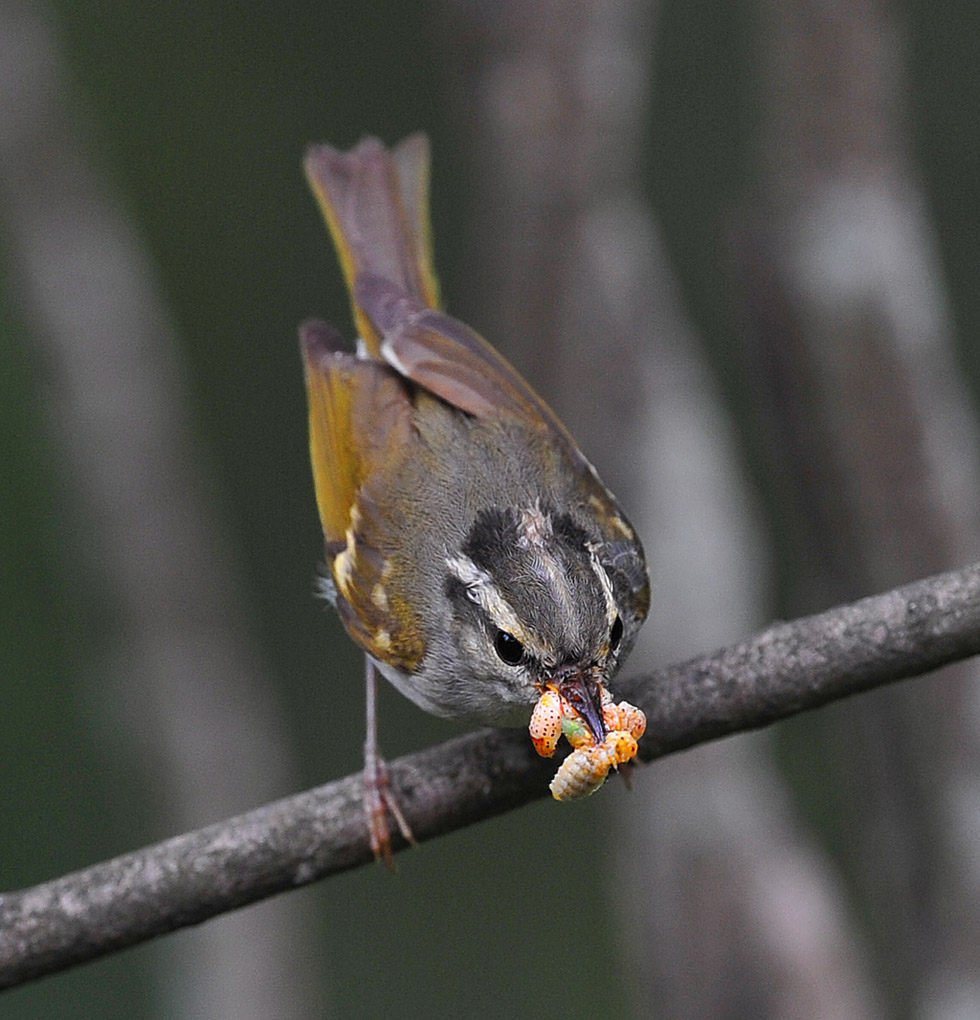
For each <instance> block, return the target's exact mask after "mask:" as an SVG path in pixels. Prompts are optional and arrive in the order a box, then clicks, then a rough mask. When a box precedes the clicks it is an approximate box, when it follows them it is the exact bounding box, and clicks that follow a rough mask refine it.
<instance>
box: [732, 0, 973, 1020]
mask: <svg viewBox="0 0 980 1020" xmlns="http://www.w3.org/2000/svg"><path fill="white" fill-rule="evenodd" d="M902 28H903V25H902V10H901V9H900V8H898V7H897V6H896V5H894V4H890V3H886V2H875V0H862V2H858V3H852V4H843V5H841V4H838V5H826V4H819V3H812V2H810V0H796V2H790V3H775V2H768V0H767V2H763V3H760V4H758V5H757V6H756V8H755V41H756V60H757V65H758V67H759V68H760V69H761V84H762V88H761V95H762V99H763V118H762V129H761V131H760V135H759V139H758V163H759V179H758V193H757V194H756V195H754V196H753V199H752V200H751V201H750V202H749V203H748V205H747V208H746V210H745V215H744V219H743V221H742V228H741V230H740V232H739V234H738V237H737V245H736V258H737V265H738V269H739V274H740V279H741V282H742V284H743V294H744V303H745V304H744V307H745V321H744V326H745V329H744V333H743V336H744V341H745V351H744V353H745V363H746V366H747V378H748V380H749V382H750V384H751V386H752V392H753V395H754V405H753V406H754V408H755V415H756V427H757V431H758V433H759V435H760V436H761V438H762V439H763V446H764V454H763V459H762V463H763V464H764V473H765V476H766V482H767V484H768V489H769V496H770V505H771V506H772V507H773V508H774V509H778V511H779V514H780V515H781V517H780V521H781V535H782V543H781V545H782V548H783V550H784V553H783V555H784V562H785V567H784V570H783V582H784V589H785V591H786V593H787V597H786V600H785V610H786V611H787V612H788V613H793V612H796V611H798V610H799V611H802V610H813V609H817V608H821V607H822V606H824V605H826V604H830V603H832V602H834V601H836V600H838V599H845V598H851V597H853V596H856V595H859V594H864V593H867V592H869V591H872V590H877V589H880V588H886V587H888V586H890V585H892V584H898V583H900V582H902V581H905V580H907V579H909V578H911V577H913V576H917V575H919V574H924V573H928V572H930V571H933V570H938V569H941V568H943V567H945V566H947V565H949V564H952V563H956V562H962V561H965V560H967V559H969V558H970V557H974V556H976V554H977V551H978V542H980V464H978V460H977V457H978V449H980V447H978V441H977V440H978V429H977V422H976V419H975V414H974V411H973V410H972V409H971V407H970V404H969V401H968V398H967V394H966V392H965V391H964V387H963V383H962V379H961V374H960V371H959V369H958V366H957V364H956V358H955V354H954V348H953V343H952V336H951V329H950V324H949V317H948V313H947V309H946V303H945V296H944V291H943V282H942V279H941V274H940V269H939V261H938V258H937V253H936V250H935V242H934V239H933V236H932V232H931V229H930V224H929V221H928V218H927V211H926V204H925V198H924V195H923V193H922V189H921V187H920V185H919V181H918V179H917V175H916V172H915V168H914V166H913V165H912V159H911V154H910V142H909V138H908V134H907V123H906V122H907V118H908V116H909V108H908V102H907V99H908V92H909V84H908V81H907V78H906V76H905V71H904V64H905V54H904V52H903V38H904V37H903V31H902ZM977 673H978V667H977V665H976V664H964V665H962V666H958V667H955V668H951V669H949V670H948V672H947V678H946V681H945V682H944V683H942V684H939V685H929V687H928V688H925V687H920V686H916V685H910V686H906V687H902V688H897V689H894V690H889V691H886V692H881V693H879V694H875V695H872V696H871V697H868V698H862V699H860V700H859V701H857V702H855V703H853V704H850V703H849V704H847V705H842V706H837V707H835V708H834V709H833V710H832V711H830V712H828V713H825V714H824V715H822V716H821V725H820V729H819V733H820V737H819V747H818V748H817V749H814V747H813V746H809V747H808V749H807V750H806V751H805V752H797V760H796V769H797V770H798V772H799V773H801V774H806V776H807V780H806V782H807V783H809V784H811V785H812V783H813V782H814V777H815V776H818V775H823V776H827V777H833V778H834V780H835V781H834V782H829V783H826V784H825V789H823V791H822V792H821V794H820V796H821V797H822V798H824V799H826V798H831V797H832V798H833V799H834V804H835V807H834V813H835V815H836V818H837V819H838V821H837V823H836V824H837V826H838V827H839V829H838V831H836V832H834V833H833V834H832V841H833V842H834V843H835V844H836V845H837V846H838V849H839V851H840V853H839V857H840V861H841V864H842V865H843V866H844V867H845V869H846V871H847V873H848V884H849V886H850V887H851V888H853V889H854V890H855V891H856V894H857V900H858V903H859V907H860V910H861V912H862V913H863V915H864V917H865V920H866V930H867V932H868V934H869V937H870V941H871V943H872V945H873V951H874V957H875V960H876V965H877V969H878V972H879V975H880V976H881V977H882V979H883V984H884V987H885V988H886V989H887V993H888V998H889V1012H890V1013H891V1015H893V1016H910V1017H911V1016H915V1017H928V1018H930V1020H932V1018H937V1020H938V1018H946V1017H949V1018H952V1017H962V1016H976V1015H980V954H978V953H977V946H978V945H980V881H978V878H980V874H978V869H980V858H978V853H977V842H976V832H977V817H978V816H977V805H978V804H980V744H978V740H980V725H978V722H980V689H978V676H977ZM792 753H793V751H792V749H790V754H791V755H792ZM800 754H805V755H806V757H805V759H801V758H800V757H799V755H800Z"/></svg>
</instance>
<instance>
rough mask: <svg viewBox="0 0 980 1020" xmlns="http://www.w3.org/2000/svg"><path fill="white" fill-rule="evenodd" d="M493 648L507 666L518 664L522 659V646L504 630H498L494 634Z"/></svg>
mask: <svg viewBox="0 0 980 1020" xmlns="http://www.w3.org/2000/svg"><path fill="white" fill-rule="evenodd" d="M493 650H494V651H495V652H496V653H497V655H498V657H499V658H500V661H501V662H505V663H506V664H507V665H508V666H518V665H520V663H521V662H522V661H523V659H524V646H523V645H522V644H521V643H520V641H518V640H517V638H516V637H514V635H513V634H508V633H507V631H505V630H498V631H497V633H496V634H495V635H494V638H493Z"/></svg>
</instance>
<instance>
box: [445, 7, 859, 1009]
mask: <svg viewBox="0 0 980 1020" xmlns="http://www.w3.org/2000/svg"><path fill="white" fill-rule="evenodd" d="M449 8H450V10H451V12H452V13H453V16H454V17H453V19H452V22H451V24H452V26H453V31H454V43H455V44H456V45H455V46H454V47H453V49H452V52H453V53H454V57H455V58H461V59H458V65H459V66H462V67H463V68H465V78H464V80H461V81H459V82H457V83H456V84H457V87H456V88H455V89H454V95H456V96H458V97H464V102H463V103H462V104H461V106H460V122H461V123H462V124H465V125H466V127H467V128H468V129H469V130H468V135H467V138H468V139H469V141H470V144H471V146H472V152H473V156H472V161H471V164H470V165H471V166H472V167H473V168H474V170H475V171H476V182H477V183H476V187H477V189H478V190H477V194H476V196H475V197H474V198H473V200H472V206H473V208H474V209H482V210H485V211H486V215H485V217H484V218H483V219H481V220H480V222H479V223H478V225H477V227H476V228H475V229H474V235H475V236H478V238H479V256H478V257H479V264H480V266H481V267H482V268H483V269H484V270H485V274H484V275H483V277H482V284H483V286H482V288H481V291H480V293H481V294H482V304H481V314H480V316H479V321H480V322H481V323H483V324H486V325H487V326H488V332H490V335H491V336H492V337H493V338H494V340H495V341H496V342H498V343H500V344H502V345H503V346H505V347H507V348H508V350H509V353H510V354H511V355H512V356H513V358H514V359H515V360H516V361H517V362H518V363H519V365H520V366H521V367H522V368H523V369H524V370H525V371H526V372H527V374H528V375H529V376H530V377H531V378H532V379H534V380H536V381H537V382H538V383H539V384H540V385H541V386H542V388H543V389H544V390H545V391H546V393H547V395H548V397H549V399H551V400H552V401H553V402H554V404H555V405H556V407H557V409H558V411H559V412H560V413H561V414H562V415H563V416H564V417H565V419H566V420H567V421H568V423H569V425H570V426H571V427H572V430H573V432H574V433H575V434H576V436H577V437H578V438H579V440H580V442H581V443H582V445H583V447H584V449H585V451H586V453H587V454H588V455H589V456H590V457H592V458H594V460H595V462H596V463H597V465H598V467H599V470H600V473H601V474H602V476H603V478H604V479H605V480H606V481H607V482H608V483H609V484H610V486H611V487H612V489H613V490H614V491H615V492H616V493H617V495H619V496H620V497H621V498H622V499H623V501H624V503H625V505H626V507H627V510H628V511H630V510H631V508H640V511H639V513H638V514H634V523H635V524H637V526H638V528H639V530H640V533H641V535H642V536H643V537H644V540H645V542H646V546H647V553H648V557H649V559H650V564H651V571H652V575H653V584H654V593H655V599H654V609H653V613H652V619H651V622H650V623H649V624H648V625H647V631H646V637H645V640H644V641H643V642H642V643H641V646H640V648H639V649H638V651H637V652H635V653H634V658H633V660H632V663H631V666H632V668H637V666H639V665H640V664H641V663H642V661H643V659H644V658H646V659H647V661H648V662H649V661H650V659H651V658H653V657H656V658H657V659H660V660H661V661H662V660H666V659H670V658H675V657H680V656H683V655H687V654H691V653H693V652H694V651H696V650H698V649H703V648H706V647H711V646H713V645H715V644H718V643H721V642H722V641H724V640H725V639H727V638H731V637H734V636H735V635H737V634H738V633H741V632H743V631H745V630H747V629H750V628H751V627H752V626H753V625H755V624H757V623H759V622H760V620H761V618H762V616H763V614H764V613H765V608H764V605H765V594H766V586H767V578H766V569H765V564H766V562H767V554H766V552H765V546H764V544H763V541H762V539H761V538H760V535H759V533H758V529H757V525H756V520H755V516H754V510H753V507H752V501H751V498H750V496H749V494H748V492H747V488H746V484H745V480H744V478H743V476H742V474H741V472H740V470H739V463H740V458H739V456H738V452H737V449H736V445H735V443H734V441H733V434H732V426H731V424H730V422H729V420H728V418H727V415H726V413H725V410H724V408H723V406H722V404H721V402H720V400H719V397H718V391H717V388H716V386H715V385H714V383H713V381H712V379H711V374H710V370H709V368H708V366H707V364H706V362H705V358H704V355H703V353H702V350H701V348H700V345H699V341H698V338H697V337H696V335H695V332H694V330H693V328H692V327H691V325H690V323H689V321H688V320H687V317H686V314H685V312H684V309H683V307H682V306H681V302H680V299H679V289H678V286H677V284H676V282H675V279H674V277H673V274H672V271H671V269H670V266H669V264H668V260H667V257H666V254H665V251H664V247H663V244H662V241H661V238H660V234H659V230H658V227H657V224H656V222H655V220H654V218H653V215H652V212H651V210H650V208H649V207H648V205H647V203H646V201H645V199H644V195H643V188H642V186H641V179H642V178H641V171H642V169H643V168H642V166H641V163H640V153H641V147H642V142H643V136H644V132H645V126H646V118H647V114H648V103H649V99H650V91H651V83H652V77H653V74H652V66H651V65H652V56H653V53H654V49H655V46H654V35H655V33H654V29H655V16H654V15H655V11H654V8H653V6H652V5H638V4H633V3H626V2H616V0H604V2H601V3H591V2H589V3H585V2H582V3H572V4H569V3H543V4H542V3H531V2H522V0H515V2H508V3H503V4H500V5H496V6H495V7H494V11H493V15H492V16H491V15H490V14H489V13H488V11H487V8H486V7H485V6H484V5H481V4H477V3H467V2H463V0H460V2H457V3H453V4H450V5H449ZM461 40H462V41H463V42H464V43H465V46H462V47H461V46H460V41H461ZM476 258H477V256H476V254H474V259H476ZM629 668H630V667H627V669H629ZM656 773H657V774H656V776H644V777H643V782H642V784H638V785H639V786H640V789H638V790H637V791H635V792H634V793H633V794H632V796H630V797H627V798H624V799H623V800H622V801H621V802H620V804H619V805H618V806H617V809H616V810H617V816H616V821H615V826H616V831H617V832H622V833H623V834H624V835H623V838H622V839H621V840H620V841H618V843H616V844H614V845H615V846H616V848H617V849H618V851H619V852H620V854H621V859H620V861H619V862H618V864H617V866H616V868H615V869H614V874H615V876H616V878H617V879H618V884H619V887H620V888H622V889H625V890H627V891H628V895H627V896H623V897H618V896H612V897H611V899H612V900H614V903H615V909H616V914H617V917H620V918H623V917H626V918H628V923H627V924H626V925H625V929H626V931H628V932H629V933H630V935H631V936H632V937H631V938H630V939H629V940H628V944H627V945H626V946H624V949H625V950H626V958H627V965H628V967H629V973H628V974H626V975H624V977H625V980H626V981H627V983H628V985H629V986H630V987H631V988H633V990H634V992H635V999H636V1013H637V1015H638V1016H648V1015H650V1012H651V1004H655V1005H654V1006H653V1009H654V1010H655V1011H656V1014H657V1015H660V1016H663V1017H670V1018H673V1017H688V1016H690V1017H695V1016H696V1017H705V1016H711V1017H713V1018H721V1017H726V1016H731V1017H742V1016H746V1015H755V1016H760V1017H761V1016H785V1015H787V1012H786V1009H787V1004H788V1003H793V1004H794V1013H793V1015H796V1016H800V1017H813V1018H814V1020H816V1018H826V1017H841V1018H845V1017H847V1018H860V1017H873V1016H876V1015H878V1011H877V1009H876V1008H875V1006H874V1005H873V1002H874V993H873V990H872V986H871V983H870V981H869V979H868V977H867V970H866V967H865V966H864V963H863V961H862V955H861V952H860V945H859V941H858V940H857V939H856V938H855V937H853V935H852V934H851V931H850V922H849V919H848V917H847V911H846V907H845V905H844V902H843V897H842V896H841V894H840V891H839V890H838V889H837V888H836V887H835V882H834V878H833V875H832V873H831V871H830V869H829V868H828V867H827V865H826V863H825V861H824V860H823V857H822V854H821V852H820V851H819V850H818V849H817V848H815V847H814V846H812V845H811V842H810V839H809V837H808V836H807V834H806V832H805V830H804V828H803V827H802V826H801V825H800V824H799V823H798V822H797V820H796V818H795V815H794V811H793V809H792V806H791V805H790V802H789V799H788V797H787V795H786V794H785V792H784V791H783V790H782V787H781V783H780V780H779V779H778V777H777V776H776V775H775V774H774V772H773V769H772V763H771V754H770V750H769V740H768V738H767V737H753V738H748V739H743V740H740V741H737V742H736V741H732V742H725V743H723V744H719V745H717V746H715V747H713V748H710V749H705V750H702V751H699V752H695V753H691V754H688V755H684V756H681V757H679V758H677V759H674V760H672V761H671V762H665V763H661V764H658V766H657V767H656Z"/></svg>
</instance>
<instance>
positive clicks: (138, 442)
mask: <svg viewBox="0 0 980 1020" xmlns="http://www.w3.org/2000/svg"><path fill="white" fill-rule="evenodd" d="M51 17H52V16H51V12H50V11H47V10H45V9H43V8H40V9H39V8H38V6H37V5H35V4H24V3H20V2H18V0H9V2H6V3H3V4H2V5H0V68H2V72H0V111H2V112H0V124H2V130H0V217H2V220H3V222H4V226H5V228H6V231H5V234H6V238H7V243H8V248H7V251H6V252H5V254H6V255H7V257H8V265H9V266H10V274H11V276H12V278H13V279H12V282H13V285H14V288H15V292H16V294H17V295H18V297H19V299H20V302H21V315H22V317H23V319H24V321H25V322H26V323H27V325H28V328H29V329H30V332H31V333H32V335H33V336H35V337H36V338H37V342H38V345H39V354H40V358H41V360H42V361H43V363H44V368H45V370H46V374H47V380H48V391H47V400H48V404H49V407H50V412H51V414H50V421H51V427H52V429H53V431H54V432H55V434H56V436H57V439H58V440H59V441H60V442H61V443H62V444H63V449H64V451H65V458H66V461H67V462H68V464H69V466H70V469H71V472H72V482H73V483H74V486H75V490H76V491H77V494H78V508H77V509H76V510H73V511H69V513H71V514H72V515H75V514H77V515H79V516H80V517H81V518H82V519H83V520H84V521H85V526H83V527H81V528H80V529H79V531H80V533H83V534H85V535H86V536H87V537H86V542H89V543H92V550H91V553H92V555H91V565H92V569H93V572H94V573H95V574H96V575H98V577H99V583H101V584H103V585H105V587H106V590H107V592H108V596H109V598H110V599H111V600H113V602H114V603H115V605H116V607H117V608H118V615H119V618H120V620H121V623H120V626H119V629H118V632H117V633H116V634H115V635H114V636H113V638H114V645H113V647H112V648H111V652H110V657H111V659H112V661H111V662H107V663H104V664H103V665H102V667H100V668H99V669H94V670H93V671H92V672H93V675H98V676H105V675H106V674H108V675H109V676H111V677H112V678H113V680H114V686H113V687H112V689H111V690H109V691H104V690H102V691H93V692H92V700H93V701H94V702H95V703H97V704H99V705H101V706H102V708H103V710H104V711H105V712H106V713H107V714H108V716H109V718H108V719H106V720H104V727H105V731H106V732H107V733H112V734H114V735H115V736H116V738H117V739H118V740H119V741H121V742H125V741H132V745H131V746H128V747H123V746H122V745H121V744H120V746H119V748H118V753H119V754H120V755H121V757H122V758H123V760H130V761H131V760H138V761H140V762H141V763H143V764H145V765H146V766H147V769H148V772H149V774H150V775H151V776H152V781H153V784H154V788H155V789H157V790H159V791H160V792H161V794H162V798H161V799H162V802H163V814H162V817H160V819H159V821H158V825H159V833H160V834H168V835H169V834H171V833H173V832H181V831H184V830H187V829H191V828H194V827H196V826H199V825H201V824H203V823H205V822H209V821H214V820H216V819H218V818H221V817H223V816H226V815H228V814H230V813H234V812H237V811H239V810H241V809H244V808H245V807H248V806H252V805H254V804H258V803H261V802H262V801H264V800H269V799H271V798H273V797H275V796H277V795H281V794H282V793H284V792H285V791H286V790H287V788H288V787H289V785H290V777H291V775H292V771H293V765H292V760H291V755H290V751H289V742H288V740H287V739H286V735H285V732H284V727H283V726H282V723H281V720H280V718H279V715H278V709H277V706H276V705H275V701H274V698H273V697H271V694H270V692H271V691H272V690H273V689H274V686H273V684H272V682H271V679H270V677H269V676H268V675H267V673H266V671H265V668H264V666H263V664H262V663H261V661H260V659H259V656H258V653H257V651H256V649H255V647H254V645H253V642H252V639H251V638H250V636H249V635H250V627H249V625H248V624H247V622H246V620H245V613H244V610H243V607H242V605H241V604H240V597H239V594H238V580H237V578H236V576H235V570H234V567H233V565H232V563H231V557H230V555H229V553H228V551H227V550H226V549H224V548H222V539H221V537H220V536H221V529H220V528H219V527H218V526H217V524H216V522H215V520H214V508H213V507H212V505H211V504H210V501H209V499H208V496H207V495H206V493H207V486H206V484H204V482H203V478H202V465H201V464H200V462H199V461H198V459H197V458H196V457H195V455H194V452H193V444H192V440H191V438H190V435H189V432H190V430H189V426H188V422H187V419H186V411H185V408H184V397H183V393H182V387H181V381H180V375H181V368H180V364H179V361H180V359H179V356H178V354H177V351H176V347H177V343H176V337H175V335H174V331H173V328H172V326H171V324H170V322H169V321H168V314H167V311H166V309H165V308H164V307H163V306H162V304H161V301H160V299H159V297H158V295H157V294H156V292H155V286H154V282H153V272H152V269H151V267H150V265H149V261H148V257H147V255H146V253H145V252H144V250H143V249H142V247H141V245H140V242H139V240H138V238H137V237H136V235H135V233H134V231H133V229H132V227H131V226H130V225H129V224H128V223H127V221H126V218H125V215H124V213H123V211H122V209H121V207H120V204H119V203H118V202H117V201H116V200H115V198H114V197H113V196H112V194H111V190H112V189H111V188H109V187H107V185H106V182H105V181H104V180H102V179H101V178H100V175H99V173H98V171H97V170H96V169H95V168H94V167H93V165H92V163H91V161H90V159H89V156H88V154H87V152H86V150H87V148H88V146H87V142H86V140H85V139H83V138H81V137H79V133H78V109H79V107H80V106H82V105H83V104H82V103H80V102H79V100H78V99H77V97H75V96H72V95H71V94H70V89H71V86H70V80H69V79H70V75H68V74H67V73H66V72H65V69H64V67H63V66H62V64H61V60H60V54H59V52H58V49H57V47H56V45H55V43H54V34H55V33H54V31H53V26H52V24H51ZM78 863H79V864H81V863H83V862H81V861H79V862H78ZM39 877H40V876H39ZM309 933H310V925H309V924H308V919H307V917H306V912H305V910H304V908H303V906H302V903H301V901H300V900H298V899H297V898H296V897H291V898H282V899H278V900H275V901H271V902H269V903H266V904H263V905H262V906H260V907H258V908H253V909H251V910H248V911H243V912H240V913H237V914H233V915H229V916H228V917H226V918H223V919H222V920H220V921H219V922H216V923H213V924H210V925H208V926H206V927H203V928H200V929H197V930H196V931H194V932H189V933H187V934H185V935H182V936H181V937H180V938H179V939H177V940H174V941H172V942H171V943H170V944H169V946H168V947H167V952H166V958H167V959H168V961H169V962H168V964H167V965H166V967H164V968H161V970H162V972H161V974H160V975H159V983H160V996H161V1000H162V1001H163V1002H164V1003H165V1005H161V1015H163V1014H164V1013H166V1015H168V1016H175V1015H179V1016H207V1017H211V1018H222V1017H227V1018H229V1020H231V1018H234V1020H247V1018H255V1020H268V1018H269V1017H276V1018H283V1020H286V1018H293V1017H295V1018H299V1017H308V1016H311V1015H314V1013H315V1012H316V1011H317V1010H318V993H317V992H315V988H316V983H315V981H314V980H312V976H311V968H310V966H309V959H310V956H311V952H310V947H309V945H308V944H307V939H308V938H309Z"/></svg>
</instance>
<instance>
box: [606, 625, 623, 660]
mask: <svg viewBox="0 0 980 1020" xmlns="http://www.w3.org/2000/svg"><path fill="white" fill-rule="evenodd" d="M622 640H623V620H622V617H620V616H617V617H616V619H615V620H613V625H612V629H611V630H610V631H609V650H610V651H611V652H614V651H616V649H617V648H618V647H619V642H620V641H622Z"/></svg>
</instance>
